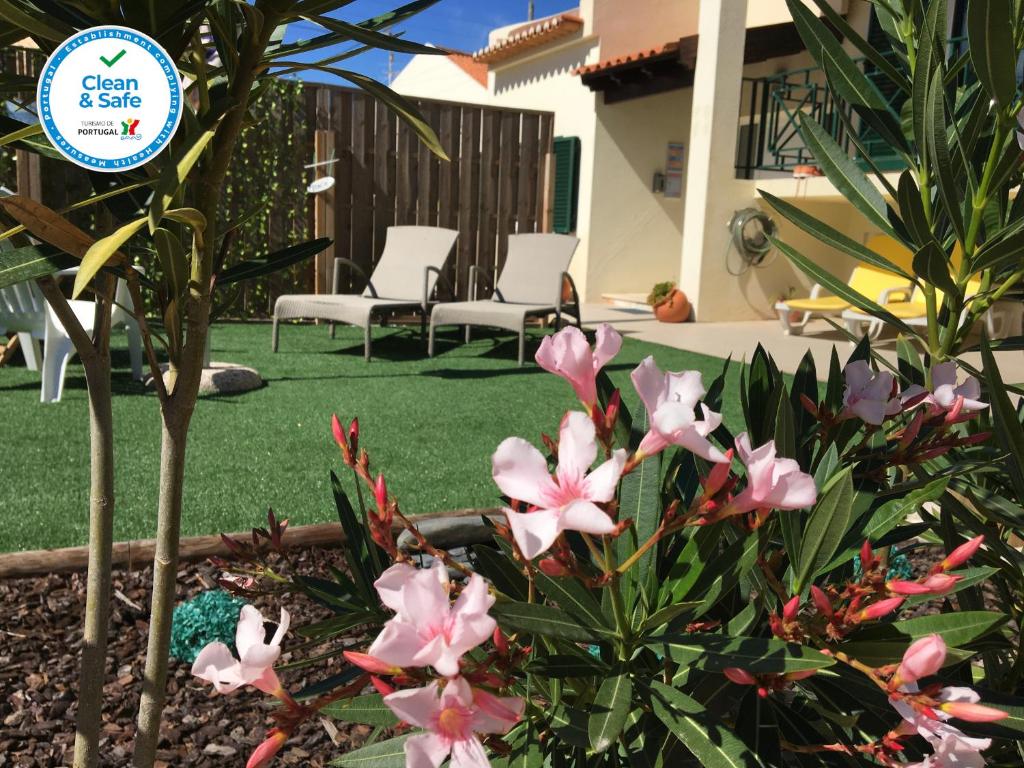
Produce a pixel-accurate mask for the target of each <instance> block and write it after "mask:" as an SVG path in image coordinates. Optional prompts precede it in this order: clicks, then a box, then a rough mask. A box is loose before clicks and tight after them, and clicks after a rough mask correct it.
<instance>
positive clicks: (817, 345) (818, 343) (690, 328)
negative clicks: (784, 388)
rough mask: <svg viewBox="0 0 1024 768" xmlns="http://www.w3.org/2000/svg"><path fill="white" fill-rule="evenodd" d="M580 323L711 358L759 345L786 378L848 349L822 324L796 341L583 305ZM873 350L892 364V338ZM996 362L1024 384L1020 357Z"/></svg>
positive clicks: (758, 328) (1009, 355)
mask: <svg viewBox="0 0 1024 768" xmlns="http://www.w3.org/2000/svg"><path fill="white" fill-rule="evenodd" d="M583 322H584V324H586V325H587V326H594V325H597V324H598V323H610V324H611V325H612V326H614V327H615V329H616V330H618V331H619V332H620V333H621V334H623V335H624V336H631V337H633V338H636V339H639V340H641V341H650V342H654V343H656V344H664V345H665V346H668V347H674V348H676V349H683V350H687V351H690V352H699V353H702V354H705V355H713V356H715V357H727V356H728V355H732V357H733V359H734V360H742V359H744V358H747V359H749V358H750V355H751V354H752V353H753V351H754V347H755V346H756V345H757V343H758V342H760V343H761V344H763V345H764V347H765V348H766V349H767V350H768V351H769V352H770V353H771V354H772V357H773V358H775V362H776V363H777V364H778V366H779V367H780V368H781V369H782V370H783V371H785V372H787V373H793V372H795V371H796V369H797V366H798V365H799V364H800V360H801V358H803V356H804V354H805V353H806V352H807V350H808V349H809V350H811V353H812V354H813V355H814V363H815V366H816V367H817V372H818V376H819V378H824V377H825V376H826V375H827V373H828V364H829V358H830V356H831V354H832V347H833V346H836V347H838V350H839V359H840V360H843V361H845V359H846V356H847V355H849V353H850V351H851V350H852V346H851V345H850V343H849V341H848V340H847V338H846V336H845V335H844V334H843V333H842V332H840V331H838V330H836V329H835V328H833V327H832V326H831V325H829V323H828V322H827V321H825V320H812V321H811V322H810V323H808V325H807V327H806V329H805V330H804V334H803V335H802V336H787V335H786V334H784V333H783V332H782V328H781V326H780V325H779V323H778V321H776V320H743V321H738V322H734V323H678V324H671V323H660V322H658V321H657V320H655V318H654V315H653V314H652V313H651V312H650V311H649V310H647V309H645V308H642V307H637V308H633V307H622V306H614V305H612V304H585V305H584V306H583ZM874 346H875V348H876V349H877V350H878V351H880V352H881V353H882V355H884V356H885V357H886V358H887V359H888V360H890V361H893V362H895V360H896V344H895V337H894V336H893V335H884V336H883V337H882V338H881V339H879V340H878V341H877V342H875V343H874ZM996 359H997V360H998V362H999V368H1000V371H1001V373H1002V376H1003V380H1004V381H1006V382H1007V383H1013V384H1020V383H1022V382H1024V352H1022V351H1009V352H997V353H996ZM963 360H964V361H965V362H966V363H967V364H968V365H972V366H975V367H980V366H981V356H980V355H979V354H978V353H976V352H969V353H967V354H965V355H963Z"/></svg>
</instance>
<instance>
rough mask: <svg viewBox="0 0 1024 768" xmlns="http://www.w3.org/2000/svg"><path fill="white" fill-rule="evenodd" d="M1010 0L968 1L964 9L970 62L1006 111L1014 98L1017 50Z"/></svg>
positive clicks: (987, 89)
mask: <svg viewBox="0 0 1024 768" xmlns="http://www.w3.org/2000/svg"><path fill="white" fill-rule="evenodd" d="M1013 31H1014V24H1013V3H1012V2H1011V0H971V2H970V3H969V4H968V6H967V40H968V44H969V45H970V49H971V63H973V64H974V71H975V72H976V73H977V75H978V79H979V80H980V81H981V84H982V85H983V86H985V90H986V91H988V93H989V95H990V96H992V98H994V99H995V100H996V103H998V104H999V106H1000V107H1003V108H1006V107H1008V106H1009V105H1010V104H1012V103H1013V100H1014V98H1015V97H1016V95H1017V77H1016V64H1017V48H1016V46H1015V45H1014V44H1013Z"/></svg>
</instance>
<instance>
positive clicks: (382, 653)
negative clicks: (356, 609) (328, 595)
mask: <svg viewBox="0 0 1024 768" xmlns="http://www.w3.org/2000/svg"><path fill="white" fill-rule="evenodd" d="M374 586H376V587H377V593H378V594H379V595H380V598H381V601H382V602H383V603H384V605H386V606H387V607H388V608H391V609H392V610H393V611H395V612H396V616H395V617H394V618H392V619H390V620H389V621H388V622H387V623H386V624H385V625H384V629H383V630H381V633H380V634H379V635H378V636H377V639H376V640H374V641H373V644H372V645H371V646H370V648H369V651H368V655H369V656H371V657H373V658H374V659H377V660H379V661H381V662H383V663H384V664H385V665H388V666H394V667H433V668H434V669H436V670H437V671H438V673H439V674H441V675H444V676H446V677H453V676H455V675H457V674H459V660H460V659H461V658H462V656H463V654H465V653H467V652H468V651H471V650H472V649H473V648H476V647H477V646H478V645H480V644H481V643H483V642H485V641H486V640H487V639H488V638H489V637H490V636H491V634H492V633H493V632H494V628H495V626H497V623H496V622H495V621H494V619H492V618H491V617H490V616H488V615H487V611H488V610H489V609H490V607H491V606H492V605H494V596H493V595H491V594H490V593H489V592H488V589H487V582H486V581H484V580H483V578H482V577H481V576H480V575H479V574H475V573H474V574H473V575H472V576H470V578H469V583H468V584H466V586H465V588H464V589H463V590H462V593H461V594H460V595H459V597H458V599H456V601H455V603H454V604H452V602H451V600H450V598H449V596H448V589H449V583H448V569H447V568H446V567H445V565H444V563H442V562H441V561H440V560H435V561H434V565H433V567H431V568H424V569H416V568H413V567H412V566H409V565H405V564H402V563H399V564H398V565H393V566H391V567H390V568H388V569H387V570H386V571H385V572H384V573H383V574H381V576H380V578H379V579H377V581H376V582H375V583H374ZM364 668H365V667H364Z"/></svg>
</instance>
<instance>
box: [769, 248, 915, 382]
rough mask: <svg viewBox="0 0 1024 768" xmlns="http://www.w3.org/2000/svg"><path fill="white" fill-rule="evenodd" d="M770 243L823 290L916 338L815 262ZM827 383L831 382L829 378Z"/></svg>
mask: <svg viewBox="0 0 1024 768" xmlns="http://www.w3.org/2000/svg"><path fill="white" fill-rule="evenodd" d="M771 242H772V244H773V245H774V246H775V247H776V248H778V249H779V250H780V251H781V252H782V253H783V255H785V256H786V258H788V259H789V260H790V261H792V262H793V263H794V264H795V265H796V266H797V267H798V268H799V269H800V270H801V271H802V272H804V273H805V274H806V275H807V276H808V277H810V278H811V279H812V280H814V282H816V283H821V284H822V285H823V286H824V287H825V288H827V289H828V290H829V291H831V292H832V293H834V294H835V295H836V296H838V297H839V298H841V299H845V300H846V301H848V302H850V304H852V305H853V306H855V307H857V308H858V309H862V310H864V311H865V312H867V313H868V314H870V315H874V316H875V317H877V318H879V319H880V320H883V321H884V322H885V323H886V324H888V325H890V326H892V327H894V328H897V329H898V330H900V331H902V332H903V333H905V334H906V335H907V336H917V334H916V333H914V331H913V330H911V329H910V327H909V326H908V325H907V324H906V323H904V322H903V321H902V320H900V319H899V318H898V317H896V316H895V315H893V314H892V313H891V312H888V311H887V310H885V309H883V308H882V307H880V306H879V305H878V304H877V303H875V302H874V301H871V299H869V298H867V297H866V296H863V295H861V294H859V293H857V292H856V291H854V290H852V289H851V288H850V287H849V285H847V284H846V283H845V282H843V281H842V280H839V279H838V278H837V277H834V276H833V275H832V274H831V273H829V272H827V271H825V270H824V269H822V268H821V267H820V266H818V264H817V262H815V261H812V260H811V259H808V258H807V257H806V256H804V255H803V254H801V253H799V252H798V251H797V250H796V249H794V248H793V247H792V246H790V245H787V244H786V243H784V242H782V241H781V240H777V239H775V238H771ZM829 381H830V382H831V381H832V378H831V376H830V377H829ZM840 381H841V379H840ZM841 391H842V390H841V389H840V392H841Z"/></svg>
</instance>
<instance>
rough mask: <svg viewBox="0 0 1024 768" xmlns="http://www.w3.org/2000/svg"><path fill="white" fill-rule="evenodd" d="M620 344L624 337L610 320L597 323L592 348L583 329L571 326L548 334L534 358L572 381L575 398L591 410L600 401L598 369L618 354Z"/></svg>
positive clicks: (548, 369) (538, 362) (546, 367)
mask: <svg viewBox="0 0 1024 768" xmlns="http://www.w3.org/2000/svg"><path fill="white" fill-rule="evenodd" d="M620 347H622V336H620V335H619V333H618V331H616V330H615V329H614V328H612V327H611V326H610V325H608V323H601V325H599V326H597V334H596V342H595V344H594V348H593V349H591V348H590V344H589V343H588V342H587V337H586V336H584V335H583V331H581V330H580V329H579V328H576V327H574V326H571V325H570V326H568V327H566V328H563V329H562V330H560V331H559V332H558V333H556V334H553V335H551V336H545V337H544V339H543V340H542V341H541V343H540V349H538V350H537V354H536V356H535V359H536V361H537V365H539V366H540V367H541V368H543V369H544V370H545V371H550V372H551V373H554V374H556V375H557V376H561V377H562V378H563V379H565V380H566V381H568V382H569V383H570V384H572V388H573V390H575V392H576V397H578V398H579V399H580V402H581V403H583V404H584V405H585V406H587V408H588V410H589V409H590V408H592V407H593V406H595V405H596V404H597V383H596V381H597V372H598V371H600V370H601V368H603V367H604V366H605V365H606V364H607V363H608V361H609V360H611V359H612V358H613V357H615V355H617V354H618V352H619V349H620Z"/></svg>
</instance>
